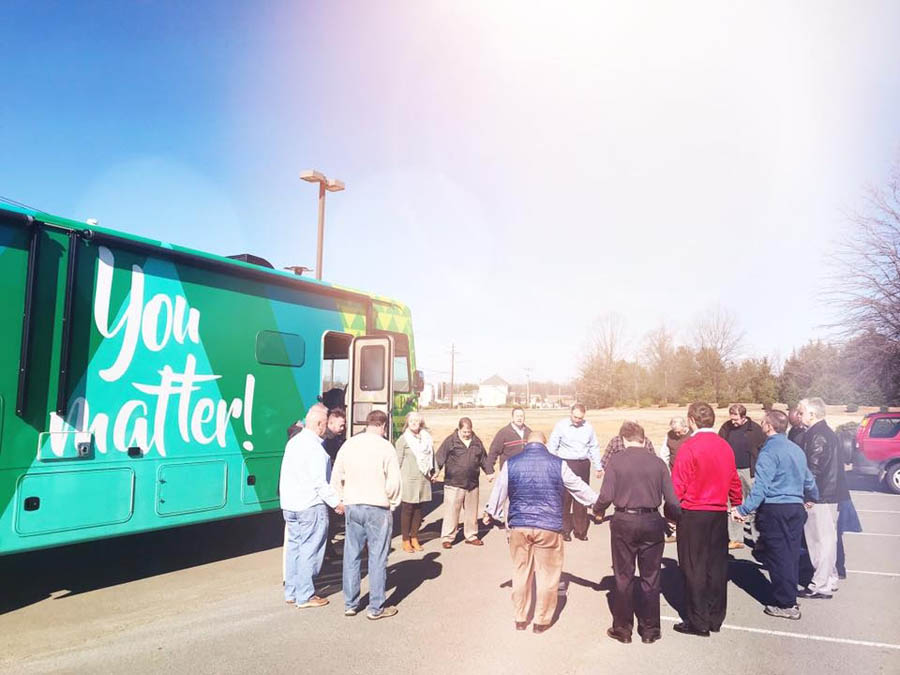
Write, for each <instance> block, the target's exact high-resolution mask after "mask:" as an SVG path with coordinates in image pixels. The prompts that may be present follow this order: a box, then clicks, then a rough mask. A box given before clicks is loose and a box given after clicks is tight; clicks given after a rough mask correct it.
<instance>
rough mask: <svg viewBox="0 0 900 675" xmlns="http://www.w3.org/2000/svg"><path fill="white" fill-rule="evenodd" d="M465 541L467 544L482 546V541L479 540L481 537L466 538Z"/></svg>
mask: <svg viewBox="0 0 900 675" xmlns="http://www.w3.org/2000/svg"><path fill="white" fill-rule="evenodd" d="M466 543H467V544H469V546H484V542H483V541H481V539H477V538H476V539H466Z"/></svg>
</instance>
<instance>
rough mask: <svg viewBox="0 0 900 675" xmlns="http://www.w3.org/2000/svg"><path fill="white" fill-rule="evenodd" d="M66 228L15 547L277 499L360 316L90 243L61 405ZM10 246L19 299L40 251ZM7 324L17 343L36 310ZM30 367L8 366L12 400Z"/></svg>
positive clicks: (27, 435)
mask: <svg viewBox="0 0 900 675" xmlns="http://www.w3.org/2000/svg"><path fill="white" fill-rule="evenodd" d="M53 236H55V235H53ZM10 237H12V238H13V239H15V238H16V237H19V239H21V238H22V236H21V235H20V233H18V232H16V233H13V234H11V235H10V234H7V239H9V238H10ZM58 239H59V241H55V248H54V247H45V248H43V249H42V250H41V268H40V269H41V278H42V283H43V286H44V287H46V289H49V290H45V291H44V292H43V295H44V296H45V297H43V298H42V307H41V311H42V312H46V314H45V315H43V318H42V320H41V323H42V327H41V330H42V331H43V337H40V338H39V337H38V336H37V335H35V339H34V341H33V344H32V348H33V350H34V359H35V363H37V362H39V361H40V362H41V363H42V364H43V365H42V367H41V368H40V369H35V373H34V377H35V382H37V384H36V385H34V387H33V390H32V392H33V397H34V398H35V400H34V401H33V402H32V400H31V398H30V399H29V401H30V405H29V409H30V415H29V416H28V417H27V419H26V420H25V421H22V420H18V418H16V420H17V421H18V422H19V424H6V425H4V427H3V428H4V432H3V433H4V436H3V446H2V452H0V462H2V464H0V495H3V496H4V501H3V502H0V507H2V509H3V510H2V516H0V553H9V552H13V551H19V550H27V549H33V548H41V547H46V546H54V545H60V544H65V543H70V542H74V541H81V540H86V539H95V538H100V537H106V536H113V535H119V534H128V533H131V532H137V531H143V530H149V529H155V528H161V527H171V526H175V525H182V524H187V523H191V522H198V521H202V520H211V519H218V518H226V517H231V516H237V515H243V514H248V513H256V512H259V511H261V510H265V509H272V508H278V499H277V481H278V471H279V469H280V458H281V454H282V452H283V449H284V443H285V440H286V433H285V432H286V429H287V427H288V426H289V425H290V424H291V423H293V422H294V421H296V420H297V419H298V418H300V417H302V416H303V414H304V413H305V411H306V408H307V407H308V406H309V405H310V404H311V403H313V402H315V400H316V395H317V394H318V393H319V386H320V381H321V372H320V363H321V337H322V335H323V334H324V332H325V331H327V330H337V331H344V330H348V328H349V327H350V326H349V325H348V321H352V317H350V319H345V318H342V316H343V315H342V312H341V311H340V310H339V309H338V307H337V302H336V301H335V300H334V299H333V298H330V297H326V296H322V295H318V294H312V293H308V292H300V291H296V290H294V289H290V288H284V287H282V286H276V285H271V284H267V283H263V282H258V281H251V280H246V279H242V278H237V277H234V276H229V275H227V274H225V273H220V272H211V271H208V270H201V269H199V268H195V267H192V266H189V265H185V264H176V263H174V262H172V261H171V260H169V259H166V258H164V257H155V256H154V257H149V258H148V257H147V256H146V255H142V254H138V253H133V252H130V251H128V250H118V249H115V250H113V249H110V248H108V247H105V246H97V245H95V244H91V243H90V242H87V243H85V242H81V241H79V244H78V245H79V246H80V247H81V248H80V250H79V255H78V273H77V275H76V283H75V288H74V289H73V293H74V295H73V322H72V325H71V329H72V337H71V362H70V368H69V373H70V374H69V385H68V386H67V388H66V391H65V392H64V393H65V396H64V398H65V400H66V402H67V410H66V411H65V414H63V415H58V414H56V412H55V408H56V381H57V373H58V364H59V358H58V354H59V345H60V330H59V325H60V315H61V311H62V309H61V308H62V305H63V299H64V294H65V266H66V255H65V254H66V251H67V248H66V245H67V241H66V240H65V237H63V236H62V235H60V237H59V238H58ZM9 250H11V251H12V253H11V256H12V258H11V261H12V262H13V264H12V265H4V266H3V267H2V268H0V270H2V271H0V279H2V283H4V284H5V285H7V286H8V287H9V289H10V295H9V296H8V297H11V298H15V297H17V296H18V297H22V293H23V292H24V291H23V289H24V276H25V272H24V270H25V264H24V260H25V257H26V256H25V252H26V251H25V249H24V248H23V247H22V242H21V241H19V240H17V241H15V242H14V246H12V247H10V249H9ZM45 253H46V254H47V255H48V258H47V262H46V265H45V261H44V255H45ZM0 255H6V250H3V251H0ZM45 268H46V269H45ZM44 277H46V279H44ZM51 291H52V292H51ZM50 295H55V298H54V302H50V298H49V296H50ZM11 304H12V303H11ZM51 309H52V310H53V311H52V312H51V311H50V310H51ZM16 313H21V306H19V307H14V308H13V309H9V308H7V309H5V310H4V318H5V319H6V318H10V319H13V318H15V315H16ZM6 314H9V317H7V316H6ZM4 323H5V324H9V323H13V324H15V327H14V330H13V331H12V333H11V334H10V339H13V338H15V344H18V341H19V340H18V338H16V337H15V331H16V330H18V331H21V319H20V318H19V319H17V320H15V321H13V320H10V321H5V322H4ZM4 330H9V329H7V328H4ZM260 335H263V337H262V338H261V337H260ZM4 351H15V355H16V358H17V357H18V350H17V349H15V350H4ZM3 358H4V359H10V358H11V357H10V356H9V355H8V354H4V355H3ZM15 370H16V369H15V368H3V369H2V372H0V377H4V378H5V379H4V380H2V383H3V389H2V395H3V397H4V399H5V400H9V396H10V394H11V395H12V396H13V397H14V395H15V380H14V379H13V378H10V377H9V376H8V375H7V373H8V372H10V371H12V372H13V373H14V372H15ZM38 399H39V400H38ZM32 403H33V405H32ZM4 410H5V412H4V415H5V420H4V421H5V422H11V421H13V417H12V416H11V415H10V412H9V406H8V405H6V406H4ZM11 426H12V427H16V426H18V427H19V428H18V429H16V430H15V433H14V434H11V433H8V432H7V431H6V429H8V428H9V427H11ZM80 473H84V474H85V475H84V479H83V480H79V474H80ZM131 476H133V478H129V477H131ZM129 481H133V487H132V485H131V484H130V483H129ZM26 502H27V503H26ZM76 503H79V504H80V506H79V508H77V509H73V508H71V505H73V504H76ZM67 509H69V510H68V511H67ZM54 523H58V524H59V526H58V527H57V526H55V525H54Z"/></svg>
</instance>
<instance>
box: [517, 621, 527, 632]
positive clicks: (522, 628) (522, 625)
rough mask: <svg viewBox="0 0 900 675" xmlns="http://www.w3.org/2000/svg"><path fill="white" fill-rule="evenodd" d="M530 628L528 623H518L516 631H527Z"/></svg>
mask: <svg viewBox="0 0 900 675" xmlns="http://www.w3.org/2000/svg"><path fill="white" fill-rule="evenodd" d="M526 628H528V622H527V621H516V630H525V629H526Z"/></svg>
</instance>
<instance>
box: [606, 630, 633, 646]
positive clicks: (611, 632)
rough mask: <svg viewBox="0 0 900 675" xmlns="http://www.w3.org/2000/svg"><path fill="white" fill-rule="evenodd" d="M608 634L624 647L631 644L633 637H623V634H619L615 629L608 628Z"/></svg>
mask: <svg viewBox="0 0 900 675" xmlns="http://www.w3.org/2000/svg"><path fill="white" fill-rule="evenodd" d="M606 634H607V635H608V636H609V637H611V638H612V639H613V640H618V641H619V642H621V643H622V644H623V645H630V644H631V636H630V635H622V634H621V633H617V632H616V631H615V630H614V629H613V628H607V629H606Z"/></svg>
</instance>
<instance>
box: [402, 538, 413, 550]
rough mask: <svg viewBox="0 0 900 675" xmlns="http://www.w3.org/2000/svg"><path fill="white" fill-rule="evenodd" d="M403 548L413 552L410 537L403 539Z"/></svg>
mask: <svg viewBox="0 0 900 675" xmlns="http://www.w3.org/2000/svg"><path fill="white" fill-rule="evenodd" d="M403 550H404V551H406V552H407V553H412V552H413V547H412V544H410V543H409V539H404V540H403Z"/></svg>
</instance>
